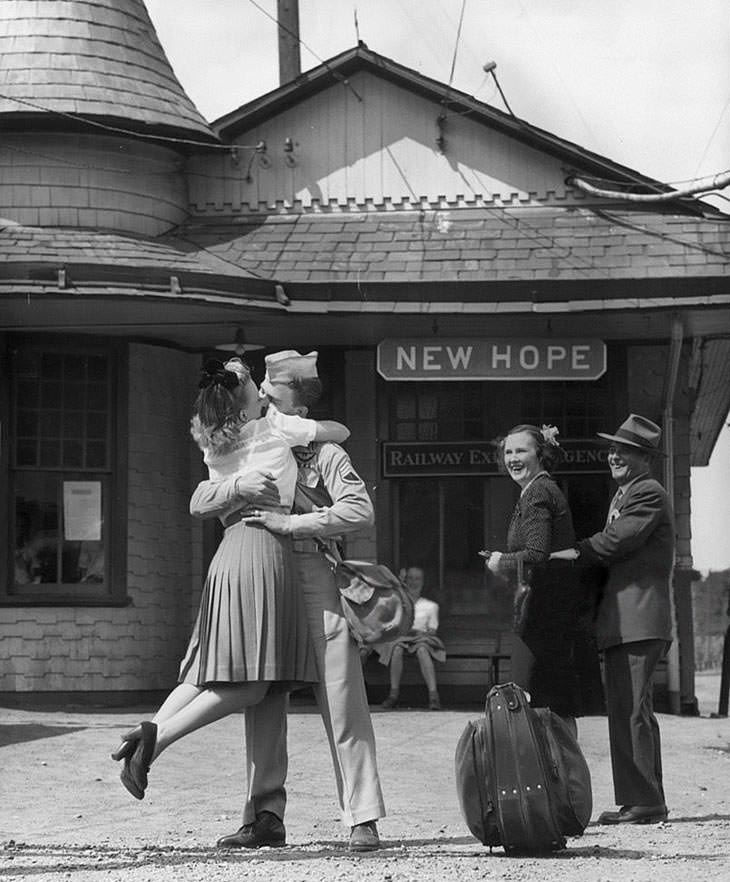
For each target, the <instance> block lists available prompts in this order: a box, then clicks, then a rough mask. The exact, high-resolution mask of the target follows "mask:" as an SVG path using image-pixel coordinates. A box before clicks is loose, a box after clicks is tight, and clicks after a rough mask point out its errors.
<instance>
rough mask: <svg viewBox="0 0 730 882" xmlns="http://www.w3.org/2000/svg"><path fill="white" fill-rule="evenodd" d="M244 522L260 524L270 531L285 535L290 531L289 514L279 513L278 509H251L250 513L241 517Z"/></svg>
mask: <svg viewBox="0 0 730 882" xmlns="http://www.w3.org/2000/svg"><path fill="white" fill-rule="evenodd" d="M242 520H243V521H244V523H246V524H261V526H262V527H266V529H267V530H269V531H270V532H272V533H280V534H281V535H283V536H287V535H288V534H289V533H291V515H287V514H281V513H280V512H278V511H258V510H256V511H253V512H251V514H250V515H246V517H245V518H242Z"/></svg>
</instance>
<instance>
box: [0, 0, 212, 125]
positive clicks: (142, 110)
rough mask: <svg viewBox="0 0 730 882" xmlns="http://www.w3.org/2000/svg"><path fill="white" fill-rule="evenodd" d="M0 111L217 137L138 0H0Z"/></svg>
mask: <svg viewBox="0 0 730 882" xmlns="http://www.w3.org/2000/svg"><path fill="white" fill-rule="evenodd" d="M0 59H2V61H1V63H0V118H2V120H3V124H4V125H5V126H7V125H10V124H12V122H13V120H17V121H18V122H19V123H22V124H23V125H27V124H28V122H30V121H32V122H33V123H36V122H42V123H43V124H46V125H54V126H55V127H59V126H60V127H74V122H73V120H72V119H70V118H69V117H68V116H63V114H71V115H73V116H81V117H84V118H86V119H89V118H92V119H94V120H96V121H98V122H106V123H109V124H112V125H115V126H118V127H120V128H125V129H129V130H132V131H134V132H145V133H156V134H168V135H173V136H178V137H181V138H188V139H192V140H202V141H210V140H213V139H215V140H217V137H216V136H215V135H214V133H213V132H212V130H211V129H210V128H209V126H208V124H207V123H206V121H205V120H204V119H203V117H202V116H201V115H200V113H199V112H198V110H197V108H196V107H195V105H194V104H193V102H192V101H191V100H190V99H189V98H188V96H187V95H186V94H185V90H184V89H183V88H182V86H181V85H180V83H179V82H178V80H177V77H176V76H175V74H174V72H173V70H172V67H171V66H170V62H169V61H168V60H167V56H166V55H165V52H164V50H163V48H162V46H161V45H160V41H159V40H158V38H157V33H156V32H155V29H154V26H153V24H152V22H151V20H150V17H149V14H148V12H147V9H146V7H145V4H144V2H143V0H0Z"/></svg>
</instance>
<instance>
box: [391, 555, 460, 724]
mask: <svg viewBox="0 0 730 882" xmlns="http://www.w3.org/2000/svg"><path fill="white" fill-rule="evenodd" d="M401 577H402V578H403V574H402V575H401ZM404 581H405V583H406V586H407V588H408V592H409V593H410V595H411V597H412V598H413V602H414V604H415V615H414V618H413V628H412V629H411V631H410V632H409V633H408V634H406V636H405V637H401V638H400V639H399V640H396V641H395V642H394V643H386V644H383V645H381V646H378V647H377V651H378V655H379V656H380V661H381V663H382V664H384V665H389V666H390V694H389V695H388V697H387V698H386V699H385V701H384V702H383V704H382V705H381V706H382V707H386V708H391V707H395V706H396V705H397V704H398V700H399V697H400V681H401V676H402V674H403V654H404V653H405V652H408V653H411V654H412V655H415V656H416V658H417V659H418V664H419V667H420V668H421V674H422V675H423V679H424V681H425V683H426V686H427V688H428V707H429V710H441V701H440V700H439V694H438V688H437V686H436V670H435V668H434V664H433V662H434V659H435V660H436V661H440V662H443V661H446V651H445V649H444V644H443V643H442V642H441V640H440V639H439V638H438V637H437V636H436V632H437V631H438V626H439V606H438V604H437V603H434V601H433V600H427V599H426V598H425V597H421V591H422V590H423V570H422V569H421V567H408V569H407V570H406V571H405V577H404Z"/></svg>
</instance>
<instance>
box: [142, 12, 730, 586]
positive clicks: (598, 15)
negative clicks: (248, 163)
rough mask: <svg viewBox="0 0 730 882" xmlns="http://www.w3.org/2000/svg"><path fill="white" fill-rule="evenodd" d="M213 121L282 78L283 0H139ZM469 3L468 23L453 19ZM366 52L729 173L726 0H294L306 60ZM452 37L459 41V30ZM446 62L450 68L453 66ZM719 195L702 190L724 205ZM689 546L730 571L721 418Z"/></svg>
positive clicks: (684, 164) (674, 164)
mask: <svg viewBox="0 0 730 882" xmlns="http://www.w3.org/2000/svg"><path fill="white" fill-rule="evenodd" d="M146 5H147V9H148V11H149V13H150V17H151V18H152V21H153V24H154V25H155V28H156V29H157V33H158V36H159V38H160V41H161V42H162V45H163V47H164V49H165V51H166V53H167V56H168V58H169V60H170V62H171V64H172V66H173V69H174V70H175V73H176V74H177V77H178V79H179V80H180V82H181V83H182V85H183V87H184V88H185V90H186V91H187V93H188V95H189V96H190V98H191V99H192V100H193V101H194V103H195V104H196V106H197V108H198V110H199V111H200V112H201V113H202V115H203V116H204V117H205V118H206V119H207V120H208V121H211V122H212V121H213V120H215V119H216V118H218V117H220V116H222V115H223V114H226V113H229V112H230V111H232V110H235V109H236V108H237V107H240V106H241V105H242V104H245V103H246V102H248V101H250V100H252V99H253V98H256V97H258V96H259V95H262V94H265V93H266V92H268V91H271V90H272V89H275V88H276V87H277V86H278V84H279V83H278V60H277V34H276V26H275V24H274V22H273V21H272V20H271V18H270V17H268V16H267V15H266V13H268V15H269V16H271V17H275V15H276V0H146ZM462 8H463V12H464V14H463V21H462V24H461V29H460V32H459V21H460V17H461V13H462ZM355 14H356V16H357V23H358V28H359V38H360V39H361V40H363V41H364V42H365V43H366V44H367V45H368V47H369V48H370V49H372V50H373V51H374V52H378V53H379V54H381V55H385V56H387V57H389V58H392V59H393V60H395V61H397V62H399V63H400V64H404V65H406V66H407V67H410V68H413V69H414V70H417V71H419V72H421V73H423V74H425V75H427V76H429V77H432V78H434V79H437V80H440V81H442V82H445V83H448V82H449V81H451V84H452V86H453V87H454V88H456V89H458V90H460V91H462V92H466V93H467V94H469V95H472V96H474V97H475V98H477V99H478V100H480V101H484V102H486V103H488V104H492V105H493V106H495V107H498V108H500V109H505V108H504V105H503V103H502V101H501V98H500V96H499V93H498V91H497V88H496V85H495V83H494V80H493V79H492V77H491V76H489V75H487V74H485V73H484V71H483V69H482V68H483V65H484V64H485V63H487V62H491V61H495V62H496V63H497V68H496V74H497V78H498V80H499V84H500V86H501V87H502V90H503V92H504V94H505V96H506V99H507V101H508V102H509V104H510V107H511V108H512V111H513V112H514V114H515V115H516V116H518V117H520V118H522V119H525V120H527V121H528V122H530V123H532V124H533V125H537V126H539V127H541V128H544V129H546V130H547V131H549V132H552V133H553V134H555V135H558V136H559V137H562V138H566V139H568V140H569V141H573V142H574V143H576V144H579V145H580V146H582V147H585V148H587V149H589V150H593V151H595V152H596V153H599V154H601V155H603V156H606V157H608V158H610V159H611V160H613V161H615V162H619V163H622V164H624V165H626V166H628V167H630V168H632V169H635V170H636V171H639V172H641V173H642V174H646V175H649V176H651V177H654V178H656V179H658V180H661V181H664V182H667V183H679V182H685V181H689V180H693V179H696V178H704V177H707V176H710V175H716V174H718V173H721V172H725V171H727V170H728V169H730V3H728V2H727V0H692V2H690V0H300V2H299V19H300V36H301V40H302V42H303V44H304V45H303V46H302V49H301V62H302V70H305V71H306V70H308V69H309V68H312V67H316V66H317V65H319V64H320V63H321V61H323V60H326V59H328V58H331V57H332V56H334V55H337V54H338V53H339V52H342V51H343V50H345V49H349V48H352V47H353V46H354V45H355V44H356V43H357V39H358V31H356V28H355ZM457 34H458V40H457ZM452 68H453V76H452ZM723 195H724V196H725V197H726V198H725V199H722V198H719V197H714V198H713V197H709V198H708V201H710V202H711V203H712V204H713V205H714V206H716V207H717V208H719V209H720V210H722V211H725V212H728V213H730V188H727V189H726V190H725V191H724V194H723ZM692 483H693V487H692V492H693V523H692V532H693V537H694V538H693V556H694V563H695V566H696V567H697V568H698V569H701V570H708V569H715V570H717V569H724V568H726V567H730V429H728V428H727V427H724V428H723V430H722V431H721V433H720V439H719V442H718V446H717V448H716V450H715V452H714V454H713V457H712V460H711V464H710V466H708V467H707V468H704V469H693V475H692Z"/></svg>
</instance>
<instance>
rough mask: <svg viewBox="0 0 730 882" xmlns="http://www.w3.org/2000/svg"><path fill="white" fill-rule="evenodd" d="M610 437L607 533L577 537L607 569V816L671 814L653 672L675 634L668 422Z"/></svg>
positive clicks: (581, 551)
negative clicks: (666, 477)
mask: <svg viewBox="0 0 730 882" xmlns="http://www.w3.org/2000/svg"><path fill="white" fill-rule="evenodd" d="M598 434H599V435H600V436H601V437H602V438H605V439H606V440H608V441H610V442H611V446H610V447H609V452H608V464H609V467H610V469H611V476H612V477H613V479H614V480H615V481H616V483H617V484H618V490H617V491H616V494H615V496H614V497H613V499H612V501H611V505H610V507H609V512H608V518H607V519H606V526H605V527H604V528H603V530H602V531H601V532H600V533H595V534H594V535H593V536H591V537H590V538H588V539H584V540H583V541H581V542H579V543H578V555H579V558H580V561H581V563H587V564H602V565H604V566H605V567H607V568H608V574H607V581H606V585H605V588H604V590H603V596H602V599H601V602H600V605H599V608H598V618H597V622H596V632H597V637H598V646H599V649H602V650H603V655H604V664H605V686H606V707H607V711H608V730H609V739H610V745H611V766H612V770H613V783H614V793H615V799H616V803H617V804H618V805H619V806H621V808H620V809H619V811H607V812H603V813H602V814H601V815H600V817H599V818H598V822H599V823H600V824H652V823H656V822H658V821H662V820H665V819H666V817H667V806H666V802H665V799H664V789H663V785H662V760H661V741H660V734H659V725H658V723H657V720H656V717H655V715H654V711H653V705H652V686H653V677H654V671H655V670H656V667H657V665H658V663H659V662H660V660H661V659H662V658H663V657H664V656H665V655H666V652H667V650H668V648H669V644H670V643H671V640H672V619H671V604H670V593H669V592H670V590H671V589H670V585H671V574H672V566H673V563H674V517H673V514H672V508H671V505H670V502H669V497H668V496H667V493H666V492H665V490H664V488H663V487H662V486H661V484H659V482H658V481H656V480H654V478H652V477H651V465H652V460H653V459H654V458H655V457H656V456H658V455H661V450H660V447H659V442H660V439H661V429H660V428H659V426H657V425H656V424H655V423H653V422H652V421H651V420H648V419H646V417H642V416H639V415H637V414H631V415H630V416H629V417H628V419H627V420H626V421H625V422H624V423H623V424H622V425H621V426H620V428H619V429H617V431H616V434H615V435H607V434H605V433H603V432H599V433H598Z"/></svg>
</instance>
